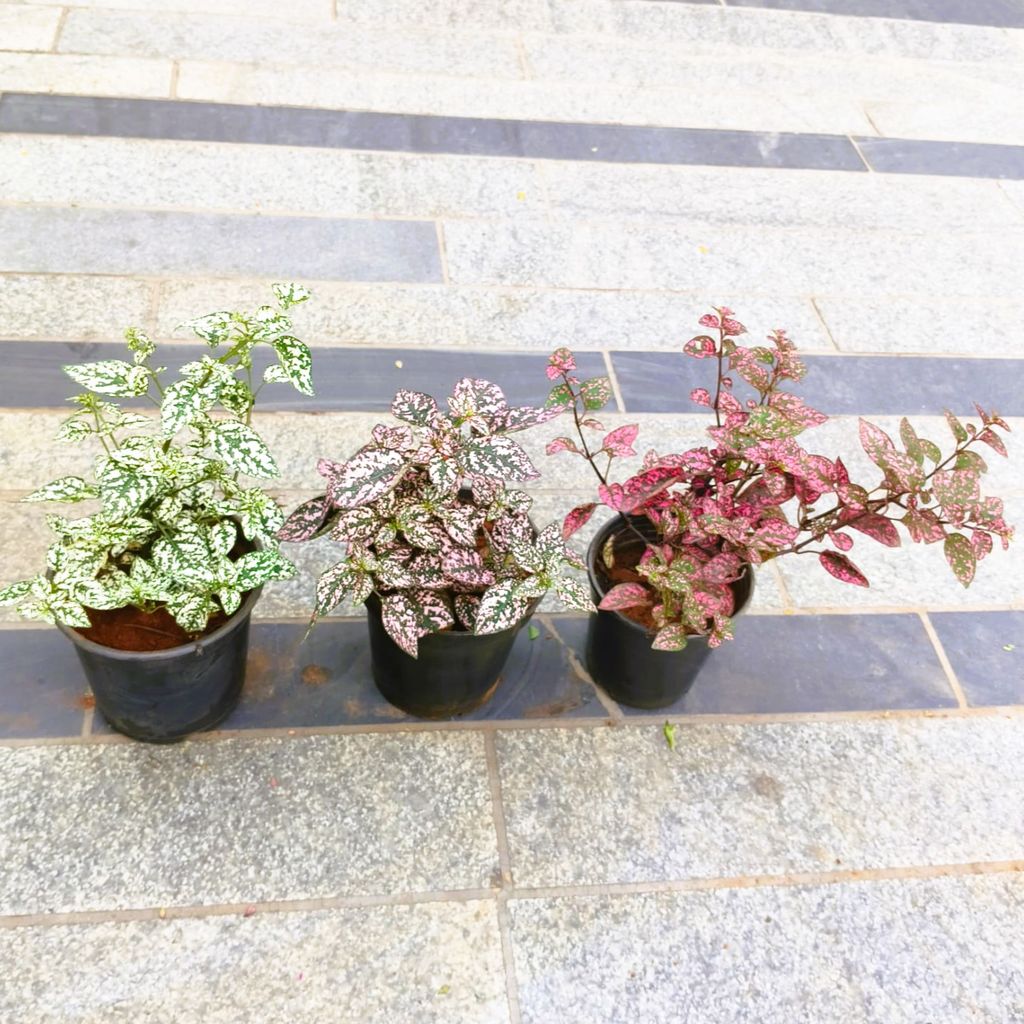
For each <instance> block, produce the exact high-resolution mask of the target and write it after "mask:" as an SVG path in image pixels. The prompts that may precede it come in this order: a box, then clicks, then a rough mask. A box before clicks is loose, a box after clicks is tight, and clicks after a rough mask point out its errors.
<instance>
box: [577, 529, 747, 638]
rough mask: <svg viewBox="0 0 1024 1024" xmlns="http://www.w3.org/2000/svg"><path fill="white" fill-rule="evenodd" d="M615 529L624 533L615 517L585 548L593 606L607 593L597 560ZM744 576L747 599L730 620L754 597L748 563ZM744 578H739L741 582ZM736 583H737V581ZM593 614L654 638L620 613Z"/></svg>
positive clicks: (602, 611) (605, 610) (602, 610)
mask: <svg viewBox="0 0 1024 1024" xmlns="http://www.w3.org/2000/svg"><path fill="white" fill-rule="evenodd" d="M630 518H631V519H641V520H643V522H647V520H646V519H644V517H642V516H631V517H630ZM616 527H617V528H618V529H619V530H621V531H622V532H625V527H624V526H623V525H622V522H621V520H620V519H619V517H618V516H617V515H616V516H614V517H613V518H611V519H609V520H608V522H607V523H605V524H604V525H603V526H601V527H599V528H598V531H597V533H595V534H594V539H593V540H592V541H591V542H590V544H589V545H588V546H587V577H588V579H589V581H590V588H591V590H592V591H593V592H594V593H595V594H596V595H597V597H598V600H597V601H595V602H594V604H595V606H596V605H598V604H600V599H601V598H602V597H604V595H605V594H607V593H608V591H607V590H606V589H605V588H604V586H603V585H602V583H601V579H600V577H599V576H598V573H597V568H596V567H597V559H598V558H599V557H600V552H601V549H602V548H603V547H604V545H605V542H606V541H607V540H608V536H609V535H610V534H612V533H614V532H616ZM743 565H744V569H743V572H744V576H747V577H749V579H750V589H749V591H748V592H747V599H746V600H745V601H744V602H743V603H742V604H741V605H740V606H739V607H738V608H736V609H734V611H733V613H732V615H731V616H730V618H735V617H736V616H737V615H739V614H740V613H741V612H743V611H744V610H745V609H746V607H747V605H748V604H750V601H751V599H752V598H753V596H754V567H753V566H752V565H751V564H750V563H749V562H744V563H743ZM743 578H744V577H743V576H740V577H739V579H740V580H742V579H743ZM737 582H738V581H737ZM595 614H597V615H614V616H615V617H616V618H617V619H618V620H619V622H620V623H622V624H623V625H624V626H627V627H628V628H629V629H632V630H636V631H637V632H638V633H643V635H644V636H648V637H649V636H654V630H651V629H648V628H647V627H646V626H643V625H641V624H640V623H639V622H636V621H634V620H633V619H631V618H629V617H628V616H626V615H623V614H622V612H620V611H617V610H615V609H611V608H597V609H596V612H595ZM693 639H694V640H704V641H707V636H706V635H705V634H703V633H694V634H693Z"/></svg>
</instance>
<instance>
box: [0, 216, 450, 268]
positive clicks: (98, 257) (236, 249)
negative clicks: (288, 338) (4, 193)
mask: <svg viewBox="0 0 1024 1024" xmlns="http://www.w3.org/2000/svg"><path fill="white" fill-rule="evenodd" d="M0 234H2V235H3V237H4V250H3V253H2V255H0V270H13V271H20V272H47V273H48V272H58V273H83V272H84V273H98V274H161V273H164V274H175V273H193V274H194V273H195V272H196V271H197V270H199V269H202V270H203V271H205V272H206V273H210V274H216V275H224V276H230V275H232V274H238V275H243V276H246V275H253V274H257V275H259V274H264V275H268V276H270V275H274V276H277V277H283V278H285V279H286V280H287V279H300V280H301V279H302V278H306V277H309V278H339V279H343V280H355V281H367V280H369V281H375V280H378V281H379V280H384V281H440V280H441V267H440V256H439V253H438V243H437V234H436V232H435V229H434V225H433V224H430V223H426V222H422V221H397V220H390V221H388V220H381V221H373V220H345V219H327V218H317V217H252V216H240V215H235V216H232V215H218V214H187V213H164V212H149V211H142V210H138V211H136V210H85V209H78V210H75V209H60V208H36V209H33V208H28V207H7V208H3V209H0Z"/></svg>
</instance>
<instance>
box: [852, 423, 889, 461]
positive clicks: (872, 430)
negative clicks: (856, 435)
mask: <svg viewBox="0 0 1024 1024" xmlns="http://www.w3.org/2000/svg"><path fill="white" fill-rule="evenodd" d="M860 443H861V445H862V446H863V448H864V451H866V452H867V454H868V458H870V459H871V461H872V462H873V463H874V464H875V465H876V466H878V467H880V468H881V469H885V468H886V458H887V457H888V456H889V455H890V454H892V453H893V452H895V450H896V446H895V445H894V444H893V443H892V438H891V437H889V435H888V434H887V433H886V432H885V431H884V430H882V429H881V428H879V427H876V426H875V425H874V424H873V423H869V422H868V421H867V420H863V419H862V420H860Z"/></svg>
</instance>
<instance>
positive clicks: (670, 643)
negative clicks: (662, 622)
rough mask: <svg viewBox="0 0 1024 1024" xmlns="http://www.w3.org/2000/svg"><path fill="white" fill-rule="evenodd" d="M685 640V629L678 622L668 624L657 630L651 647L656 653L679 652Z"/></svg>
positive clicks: (684, 644)
mask: <svg viewBox="0 0 1024 1024" xmlns="http://www.w3.org/2000/svg"><path fill="white" fill-rule="evenodd" d="M686 640H687V637H686V627H685V626H684V625H683V624H682V623H680V622H670V623H668V625H666V626H662V627H661V629H659V630H658V632H657V635H656V636H655V637H654V643H652V644H651V647H652V648H653V649H654V650H656V651H681V650H682V649H683V648H684V647H685V646H686Z"/></svg>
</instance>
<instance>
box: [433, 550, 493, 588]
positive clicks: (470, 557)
mask: <svg viewBox="0 0 1024 1024" xmlns="http://www.w3.org/2000/svg"><path fill="white" fill-rule="evenodd" d="M441 567H442V569H443V570H444V572H445V573H446V574H447V575H448V576H449V577H451V579H453V580H455V582H456V583H461V584H462V585H463V586H467V587H479V588H480V589H483V588H484V587H489V586H491V584H492V583H494V573H493V572H491V570H490V569H488V568H487V566H486V565H484V560H483V558H481V556H480V553H479V552H478V551H475V550H467V549H465V548H455V549H453V550H452V551H449V552H448V553H447V554H446V555H445V556H444V558H443V559H442V561H441Z"/></svg>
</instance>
